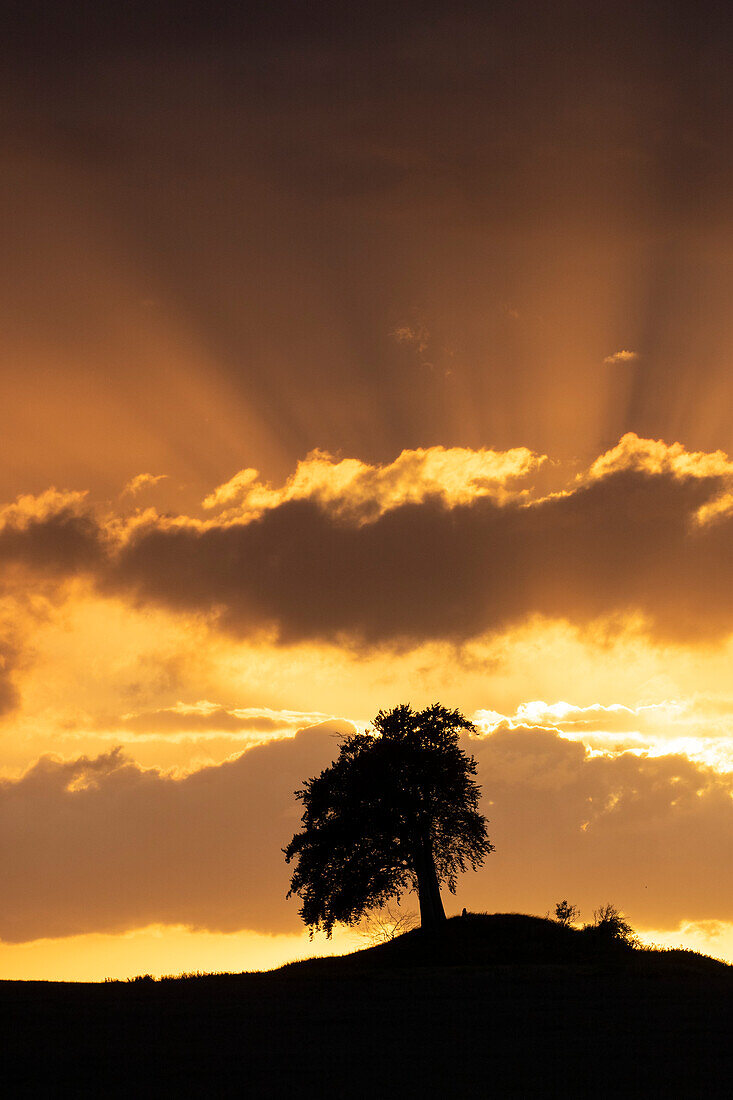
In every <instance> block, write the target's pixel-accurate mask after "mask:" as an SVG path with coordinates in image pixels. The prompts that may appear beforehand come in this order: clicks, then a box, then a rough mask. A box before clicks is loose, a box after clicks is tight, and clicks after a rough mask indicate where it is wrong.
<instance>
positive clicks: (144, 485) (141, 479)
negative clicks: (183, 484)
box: [120, 474, 168, 497]
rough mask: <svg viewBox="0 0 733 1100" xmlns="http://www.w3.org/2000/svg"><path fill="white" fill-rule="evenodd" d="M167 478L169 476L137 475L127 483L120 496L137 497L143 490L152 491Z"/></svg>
mask: <svg viewBox="0 0 733 1100" xmlns="http://www.w3.org/2000/svg"><path fill="white" fill-rule="evenodd" d="M167 477H168V475H167V474H137V475H136V476H135V477H133V478H131V480H130V481H128V482H127V484H126V485H125V486H124V488H123V490H122V493H121V494H120V495H121V496H124V495H128V496H133V497H134V496H137V494H138V493H141V492H142V491H143V489H152V488H154V487H155V486H156V485H157V484H158V482H159V481H164V480H165V479H166V478H167Z"/></svg>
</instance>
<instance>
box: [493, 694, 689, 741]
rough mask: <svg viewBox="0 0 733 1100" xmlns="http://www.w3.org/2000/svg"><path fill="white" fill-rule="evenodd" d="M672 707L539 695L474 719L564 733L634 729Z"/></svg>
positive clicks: (498, 724) (502, 725)
mask: <svg viewBox="0 0 733 1100" xmlns="http://www.w3.org/2000/svg"><path fill="white" fill-rule="evenodd" d="M671 709H672V706H671V705H670V704H668V703H654V704H650V705H647V706H637V707H626V706H623V705H622V704H621V703H611V704H610V705H608V706H603V705H602V704H600V703H594V704H592V705H591V706H587V707H578V706H574V705H573V704H571V703H565V702H563V701H560V702H557V703H545V702H543V701H542V700H541V699H537V700H533V701H532V702H529V703H521V704H520V705H519V706H518V707H517V709H516V711H515V713H514V714H513V715H503V714H498V713H497V712H496V711H478V712H477V714H476V716H475V717H474V721H475V722H476V724H477V725H479V727H480V728H482V729H484V730H486V731H489V730H495V729H498V728H499V727H500V726H501V727H503V728H505V729H516V728H518V727H528V726H530V727H533V726H538V727H541V728H545V729H553V728H554V729H559V730H563V731H564V732H565V733H568V732H573V733H574V732H578V733H585V732H588V733H592V732H602V733H633V732H636V731H637V730H639V729H640V728H643V727H644V725H646V724H647V723H648V722H649V719H650V716H655V717H656V716H658V715H659V714H660V712H661V713H662V714H663V716H664V717H665V718H666V717H668V715H669V712H670V710H671Z"/></svg>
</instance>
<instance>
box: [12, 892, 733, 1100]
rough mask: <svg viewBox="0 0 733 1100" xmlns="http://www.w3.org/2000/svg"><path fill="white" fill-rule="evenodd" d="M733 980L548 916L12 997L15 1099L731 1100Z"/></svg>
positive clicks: (689, 959)
mask: <svg viewBox="0 0 733 1100" xmlns="http://www.w3.org/2000/svg"><path fill="white" fill-rule="evenodd" d="M732 1009H733V968H731V967H728V966H726V965H725V964H723V963H719V962H716V961H714V960H712V959H709V958H706V957H705V956H702V955H698V954H696V953H694V952H687V951H652V950H646V949H643V950H637V949H634V948H632V947H630V946H627V945H625V944H623V943H618V942H615V941H613V940H607V939H603V938H602V937H598V936H594V935H593V934H591V933H588V932H581V931H577V930H574V929H569V928H562V927H561V926H560V925H558V924H557V923H555V922H553V921H548V920H543V919H541V918H537V917H528V916H521V915H517V914H505V915H494V916H478V915H469V916H467V917H464V918H461V917H457V918H453V919H452V920H450V921H448V922H447V924H446V926H445V927H444V928H442V929H441V930H439V931H438V932H436V933H434V934H431V935H428V934H425V933H422V932H420V931H419V930H418V931H414V932H409V933H407V934H406V935H404V936H401V937H399V939H396V940H393V941H391V942H390V943H386V944H382V945H380V946H378V947H372V948H368V949H365V950H363V951H359V952H356V953H354V954H351V955H347V956H342V957H337V958H329V959H313V960H305V961H303V962H299V963H292V964H290V965H288V966H285V967H282V968H281V969H279V970H275V971H271V972H269V973H255V974H240V975H234V974H232V975H210V976H201V977H188V978H180V979H175V980H173V979H166V980H163V981H160V982H154V981H152V980H149V981H135V982H129V983H128V982H114V983H107V984H98V985H91V984H64V983H53V982H2V983H0V1013H2V1020H1V1021H0V1022H1V1024H2V1029H1V1033H2V1035H3V1044H4V1046H5V1050H4V1052H3V1055H4V1056H3V1079H4V1084H5V1085H6V1088H7V1089H8V1090H9V1091H8V1093H7V1094H8V1095H11V1096H21V1095H28V1096H38V1095H44V1096H45V1095H56V1094H58V1095H61V1094H62V1092H63V1093H64V1095H69V1094H71V1095H78V1096H85V1097H87V1096H112V1095H120V1096H121V1095H133V1096H142V1095H160V1096H188V1095H194V1096H247V1097H286V1096H287V1097H294V1098H298V1097H311V1096H313V1097H338V1098H341V1097H369V1098H372V1097H392V1096H394V1097H405V1098H411V1097H417V1096H421V1097H442V1096H453V1095H455V1096H458V1097H465V1096H471V1097H473V1096H476V1097H487V1096H497V1097H505V1096H506V1097H514V1096H516V1097H529V1096H532V1097H534V1096H563V1097H569V1096H578V1097H586V1096H610V1095H612V1094H613V1095H616V1096H619V1095H621V1096H624V1097H626V1096H644V1097H650V1096H659V1097H661V1096H665V1097H682V1096H690V1097H702V1096H705V1097H707V1096H724V1095H725V1096H727V1095H729V1093H730V1089H731V1085H730V1081H731V1072H732V1071H733V1055H732V1054H731V1051H730V1041H729V1036H730V1028H731V1023H733V1012H732Z"/></svg>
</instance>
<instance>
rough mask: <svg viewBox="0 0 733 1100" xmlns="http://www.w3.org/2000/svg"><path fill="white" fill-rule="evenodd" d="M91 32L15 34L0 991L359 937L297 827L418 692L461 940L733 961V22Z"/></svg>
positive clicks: (222, 26) (486, 20) (455, 18)
mask: <svg viewBox="0 0 733 1100" xmlns="http://www.w3.org/2000/svg"><path fill="white" fill-rule="evenodd" d="M77 7H78V8H79V11H78V12H77V13H76V15H73V16H72V15H70V14H69V15H68V18H67V16H66V13H64V12H63V10H62V9H61V8H60V9H59V13H58V14H56V15H54V16H53V17H52V18H50V20H49V21H48V22H47V23H46V24H44V26H43V27H42V28H41V27H40V25H35V24H34V22H33V17H32V15H28V16H27V17H23V16H21V17H19V22H18V25H17V29H16V32H17V33H15V34H14V35H13V36H11V38H10V40H9V44H8V42H6V43H5V44H3V45H2V46H1V47H0V49H2V50H3V51H5V52H6V53H7V58H6V59H5V60H6V61H7V63H6V64H4V65H3V67H2V74H3V75H2V76H0V96H1V97H2V104H3V108H4V111H3V116H2V118H3V121H2V124H1V125H2V127H3V137H4V142H3V148H4V153H3V167H4V172H3V174H2V181H0V217H1V221H2V225H3V256H4V261H5V262H4V264H3V271H2V273H0V321H1V323H2V331H3V351H2V360H0V364H1V365H0V369H1V370H2V382H3V409H4V413H5V415H4V421H3V432H2V437H1V439H0V447H1V448H2V455H3V462H2V463H1V464H0V729H1V731H2V738H1V739H0V816H1V817H2V835H3V837H4V838H5V843H4V844H3V846H2V851H1V852H0V860H2V862H3V867H2V872H3V874H2V880H3V883H4V906H3V912H2V915H1V916H0V977H42V976H45V977H49V978H50V977H71V978H73V977H78V978H90V977H91V978H103V977H105V976H107V975H110V976H112V975H114V976H125V975H126V974H128V973H137V972H139V971H141V970H144V971H150V972H153V973H165V972H171V971H175V970H196V969H206V968H208V969H242V968H243V967H244V968H247V967H250V968H251V967H257V966H267V965H275V964H276V963H277V962H279V961H281V960H283V959H285V958H291V957H295V956H299V955H303V954H306V953H308V952H309V951H313V950H326V949H333V947H334V946H336V947H337V949H342V948H343V949H346V947H348V946H349V945H350V944H351V943H352V942H353V941H352V940H351V939H349V938H348V937H342V938H340V939H338V941H337V940H336V939H335V940H334V944H333V945H331V946H330V947H329V946H328V945H325V944H319V943H316V944H315V946H314V945H309V943H308V940H307V937H306V938H304V936H303V931H302V927H301V925H300V922H299V919H298V916H297V904H296V903H294V902H292V901H291V902H287V901H286V900H285V898H284V894H285V891H286V889H287V880H288V872H287V867H286V866H285V864H284V861H283V859H282V854H281V849H282V847H283V846H284V844H286V843H287V841H288V840H289V838H290V836H291V835H292V833H293V831H294V830H295V828H296V827H297V824H298V811H297V805H296V803H295V801H294V799H293V797H292V792H293V790H294V789H295V787H296V786H298V785H299V783H300V782H301V780H302V779H303V778H305V777H306V776H307V775H310V774H312V773H313V772H316V771H318V770H320V769H321V768H322V767H323V766H325V764H327V763H328V762H329V761H330V760H331V759H332V758H333V756H334V755H335V754H336V752H337V745H338V740H337V738H338V734H339V732H343V731H344V730H347V729H350V728H351V727H352V725H354V724H355V725H357V726H364V725H366V724H368V722H369V721H370V719H371V718H373V716H374V715H375V713H376V712H377V710H379V709H380V708H383V707H390V706H393V705H396V704H397V703H400V702H406V701H410V702H411V703H412V704H413V705H415V706H422V705H426V704H427V703H430V702H432V701H435V700H439V701H441V702H442V703H444V704H445V705H447V706H451V707H453V706H457V707H459V708H461V709H462V710H463V711H464V712H465V713H466V714H468V715H469V716H471V717H473V718H474V719H475V721H476V723H477V726H478V728H479V736H478V737H477V738H476V739H474V740H472V741H471V744H470V746H469V748H470V751H472V752H473V753H474V754H475V756H476V758H477V760H478V763H479V773H478V779H479V782H480V783H481V785H482V787H483V792H484V795H483V797H484V812H485V813H486V814H487V816H488V817H489V818H490V820H491V824H490V828H489V832H490V836H491V839H492V841H493V842H494V844H495V845H496V852H495V853H494V854H492V855H491V856H490V858H489V859H488V860H487V862H486V865H485V867H484V868H483V869H482V870H481V871H480V872H479V873H478V874H476V875H467V876H465V877H464V879H463V880H462V881H461V882H460V884H459V893H458V896H457V897H456V898H455V899H450V898H449V899H448V908H449V909H451V907H452V908H453V909H455V910H457V911H460V909H461V908H462V906H463V905H467V906H468V907H469V908H475V909H488V910H490V911H495V910H511V909H522V910H525V911H528V912H535V913H541V914H544V913H545V912H547V911H548V910H551V909H552V908H553V906H554V903H555V902H556V901H557V900H559V899H560V898H562V897H568V898H569V899H570V900H571V901H574V902H575V903H577V904H579V905H580V906H581V910H582V916H583V917H584V918H586V919H590V918H591V916H592V910H593V908H594V907H597V906H598V905H600V904H602V903H605V902H607V901H609V900H610V901H613V902H614V903H616V904H617V905H619V906H620V907H622V908H623V909H624V911H625V912H626V914H627V916H628V918H629V919H630V921H631V923H632V924H633V925H634V927H636V928H639V929H642V930H647V933H646V934H648V935H649V936H651V937H652V938H653V937H654V936H656V937H657V939H659V941H660V942H670V943H677V942H684V943H687V944H690V945H692V946H696V947H702V948H703V949H705V950H709V951H710V952H712V953H714V954H717V955H722V956H724V957H727V958H731V959H733V893H731V891H730V890H728V889H727V888H726V885H725V883H726V882H727V881H728V878H729V875H728V874H727V870H728V868H729V866H730V858H731V855H732V854H733V853H732V852H731V845H732V844H733V830H732V828H731V826H732V825H733V822H732V821H731V813H733V811H732V810H731V805H732V803H731V794H733V687H732V686H731V678H730V667H731V657H733V641H732V640H731V639H732V637H733V596H732V593H733V583H732V582H733V576H732V573H733V553H732V552H731V551H732V549H733V547H732V543H733V537H732V535H733V458H730V457H729V456H730V455H733V429H732V428H731V418H730V415H729V414H730V408H731V401H732V399H733V374H731V372H730V369H729V357H730V344H731V320H730V309H729V302H730V293H731V289H732V287H731V283H732V281H733V275H732V273H731V267H730V260H729V247H728V244H729V239H730V235H731V226H730V205H729V198H728V196H729V194H730V184H731V179H730V176H731V167H732V165H731V159H730V149H729V143H728V142H726V141H725V140H723V137H722V135H724V134H725V133H726V132H727V131H726V126H727V122H728V119H729V117H730V90H731V89H730V80H729V77H728V68H727V63H726V59H725V51H724V50H723V49H722V45H721V44H722V43H723V42H724V41H725V39H726V34H725V32H726V31H727V28H726V27H724V26H722V25H721V26H718V25H717V24H716V22H715V18H714V13H713V12H712V10H711V14H710V18H703V15H702V14H700V16H699V18H697V19H696V20H695V24H694V26H690V21H689V19H688V18H687V16H686V15H685V13H684V12H683V11H682V8H681V7H680V8H679V11H678V7H677V6H675V5H674V4H672V5H669V4H667V5H661V4H659V5H656V4H650V5H646V6H645V7H644V10H643V11H641V12H640V11H638V10H637V9H638V5H631V4H628V5H627V4H625V3H621V4H619V3H614V4H608V5H603V4H602V5H596V6H594V7H593V10H592V11H591V10H589V9H588V8H587V6H586V5H575V4H569V5H566V6H562V7H560V8H558V7H557V5H544V4H541V3H539V2H534V3H528V4H520V5H516V4H511V5H510V4H501V3H500V4H497V5H494V6H493V7H492V12H491V13H490V14H488V13H486V12H485V11H484V10H482V9H481V10H478V9H477V10H474V9H472V8H471V6H470V5H465V6H461V5H450V7H449V8H448V7H444V6H442V5H439V4H435V5H427V6H422V7H421V8H420V10H419V12H418V11H417V9H414V10H413V8H412V7H411V6H410V5H405V6H404V11H403V10H400V11H397V12H393V11H392V10H391V8H387V7H385V8H384V10H382V7H381V6H380V5H376V6H370V11H369V12H368V13H361V14H360V13H352V14H351V15H348V14H341V15H336V14H335V13H334V12H330V11H329V12H326V9H325V7H324V8H323V13H321V7H320V6H319V5H315V6H313V7H312V8H309V11H310V14H309V17H308V18H307V19H306V18H305V17H304V16H303V15H302V14H301V15H299V14H298V13H297V12H296V11H295V9H293V10H291V9H290V8H287V9H286V8H285V7H283V8H282V10H281V9H280V8H279V6H278V5H274V6H273V5H268V6H267V8H266V9H265V7H263V8H262V10H261V11H260V10H259V9H258V8H257V6H256V5H253V6H250V5H248V6H247V8H248V12H247V13H246V14H243V13H242V12H240V11H237V12H235V11H234V6H232V11H231V13H228V14H225V13H224V9H222V14H221V15H220V16H219V17H217V19H213V18H212V17H211V15H210V14H209V15H205V14H201V15H197V14H196V10H195V8H192V9H191V10H190V11H189V10H188V9H187V11H186V14H185V15H181V14H180V12H179V13H177V14H176V13H174V12H173V9H172V8H171V7H170V6H168V5H166V4H165V3H161V4H157V5H156V4H153V5H146V6H145V10H144V11H143V10H142V9H140V10H139V11H137V10H136V9H135V10H134V11H132V8H135V6H134V5H133V6H132V8H131V11H132V15H133V18H131V19H130V20H129V21H126V17H123V15H121V14H120V13H119V12H118V10H117V8H115V7H113V6H110V7H109V8H107V7H106V6H105V5H104V4H102V5H96V10H97V11H98V14H99V17H98V18H97V19H95V20H94V21H93V23H90V22H89V20H86V21H85V18H84V11H85V5H84V4H81V5H77ZM225 7H226V6H225ZM372 7H373V10H372ZM249 9H251V10H249ZM87 14H88V13H87ZM321 14H323V18H322V17H321ZM174 15H175V18H173V16H174ZM718 18H719V19H720V20H721V21H722V18H723V17H722V16H718ZM24 19H25V21H23V20H24ZM59 42H62V43H63V46H64V48H63V49H57V48H56V47H57V44H58V43H59ZM339 945H340V946H339Z"/></svg>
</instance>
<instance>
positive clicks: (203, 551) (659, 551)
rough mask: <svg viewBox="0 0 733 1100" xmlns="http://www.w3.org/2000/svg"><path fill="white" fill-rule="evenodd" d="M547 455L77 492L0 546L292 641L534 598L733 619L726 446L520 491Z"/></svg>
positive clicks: (611, 618)
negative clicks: (167, 493) (199, 505)
mask: <svg viewBox="0 0 733 1100" xmlns="http://www.w3.org/2000/svg"><path fill="white" fill-rule="evenodd" d="M537 461H538V459H537V457H536V456H533V455H531V453H530V452H528V451H524V450H523V449H521V448H520V449H518V450H517V451H516V452H503V453H496V452H487V451H478V452H472V451H468V450H463V449H454V450H450V449H443V448H431V449H429V450H427V451H411V452H403V453H402V455H400V456H399V458H398V459H396V460H395V462H393V463H391V464H389V465H386V466H368V465H366V464H363V463H360V462H358V461H357V460H343V461H341V462H334V461H333V460H332V459H331V458H330V456H324V455H320V454H318V455H316V456H311V458H310V459H309V460H307V461H306V463H305V464H301V465H302V466H304V467H305V469H304V470H303V469H301V467H299V468H298V471H297V472H296V474H295V475H294V478H293V479H292V480H291V482H289V483H288V485H286V486H285V487H284V489H282V490H275V491H274V492H275V494H276V495H275V498H273V499H270V500H268V501H266V502H265V503H263V502H262V501H259V502H256V503H255V504H252V502H251V500H250V499H249V498H248V497H247V498H245V499H244V500H243V501H242V502H241V503H240V504H239V505H238V506H237V508H239V509H240V513H239V514H238V513H237V510H236V509H234V510H232V509H229V510H228V511H227V512H226V513H224V514H223V515H217V516H216V517H214V518H212V519H206V520H201V519H197V518H196V517H189V516H177V517H167V516H159V515H158V514H157V513H155V512H154V511H150V512H146V513H144V514H143V515H136V516H135V517H133V519H132V520H131V521H129V522H128V521H127V520H126V519H125V517H115V516H112V517H104V518H102V519H99V518H97V519H95V518H94V517H93V516H92V515H91V514H89V513H86V514H77V513H76V512H69V511H68V510H67V511H61V512H59V513H57V514H51V515H49V516H48V517H47V518H45V519H39V520H33V522H28V523H26V524H24V525H23V526H21V525H17V524H16V525H9V526H6V527H5V528H3V529H2V530H1V531H0V564H2V563H3V561H5V562H13V561H14V562H17V563H21V564H22V565H23V566H25V568H27V569H35V570H36V572H37V573H38V574H39V576H41V577H48V576H59V577H63V576H68V575H75V574H76V573H80V572H86V573H87V574H88V575H90V576H92V577H93V578H94V579H95V580H96V583H97V585H98V587H99V590H100V591H101V592H103V593H108V594H114V595H116V596H121V597H123V598H125V599H128V600H132V601H134V602H135V603H137V604H138V605H140V606H154V605H157V606H162V607H164V608H167V609H171V610H174V611H181V612H185V613H187V614H195V615H201V616H203V617H204V618H205V619H207V620H208V621H211V622H214V621H215V622H216V623H218V624H219V625H220V627H221V628H223V629H224V630H226V631H229V632H231V633H233V634H235V635H238V636H252V637H257V636H262V635H263V634H266V635H268V636H270V637H274V638H275V639H278V640H279V641H281V642H284V643H294V642H301V641H303V642H308V641H310V642H318V641H326V642H332V643H338V644H342V643H344V642H349V643H351V644H354V645H358V646H367V645H372V646H373V645H379V644H383V643H387V644H393V645H398V646H406V645H414V644H416V643H420V642H424V641H428V640H449V641H453V642H461V641H464V640H466V639H470V638H473V637H477V636H480V635H485V634H493V635H496V634H500V633H502V632H505V631H507V630H508V629H511V628H514V627H516V626H519V625H521V624H523V623H526V622H528V621H529V620H531V619H532V618H533V617H537V616H540V617H542V618H544V619H548V620H559V621H565V622H569V623H572V624H574V625H575V626H578V627H580V628H586V627H594V628H595V627H597V625H598V624H599V623H606V624H610V625H609V626H607V628H608V629H609V630H613V629H621V628H622V627H624V626H625V625H626V624H627V623H628V622H630V621H633V622H635V623H637V625H638V623H639V622H641V623H642V624H643V625H644V628H645V629H646V630H647V631H648V632H650V633H651V634H653V635H654V636H655V637H656V638H657V639H660V640H672V641H675V642H682V643H697V642H710V641H713V640H715V639H719V638H721V637H725V636H727V635H728V634H730V633H731V631H733V513H726V512H723V513H721V512H717V513H716V514H715V517H714V522H713V521H711V522H706V521H705V519H704V516H705V509H707V508H709V507H710V505H711V502H715V501H716V500H718V499H720V496H721V494H723V493H725V492H728V491H729V486H730V483H731V469H732V465H731V463H730V461H729V460H728V458H727V456H726V455H724V454H723V452H713V453H710V454H706V453H701V452H688V451H686V450H685V449H684V448H683V447H682V446H681V445H680V444H678V443H675V444H672V445H668V444H664V443H662V442H660V441H654V440H641V439H639V438H638V437H637V436H634V435H627V436H624V438H623V439H622V440H621V441H620V443H619V444H618V446H617V447H615V448H613V449H612V450H610V451H608V452H607V453H606V454H605V455H603V456H601V457H600V458H599V459H598V460H597V461H596V462H594V463H593V464H592V466H591V467H590V468H589V470H587V471H586V472H585V473H584V474H581V475H580V476H578V477H577V478H576V479H575V480H573V481H572V482H571V483H570V484H569V486H568V488H567V489H566V490H564V491H562V492H559V493H554V494H552V495H551V496H548V497H544V498H540V499H537V498H532V497H529V496H527V495H525V494H524V493H523V492H522V491H521V490H519V491H511V490H508V489H507V480H510V479H511V478H514V477H519V476H521V475H522V473H523V472H526V471H527V470H528V469H532V468H533V467H534V465H536V463H537ZM240 488H241V487H240ZM237 491H239V489H238V490H237ZM266 492H268V493H269V492H270V490H266ZM225 497H226V499H227V500H231V499H232V498H231V496H229V494H228V491H227V494H225ZM252 509H253V511H252Z"/></svg>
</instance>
